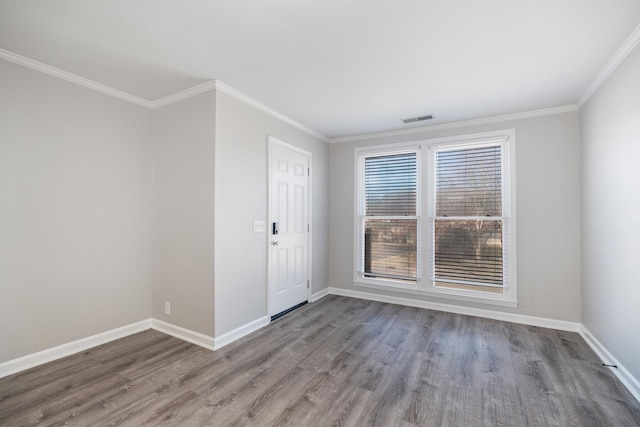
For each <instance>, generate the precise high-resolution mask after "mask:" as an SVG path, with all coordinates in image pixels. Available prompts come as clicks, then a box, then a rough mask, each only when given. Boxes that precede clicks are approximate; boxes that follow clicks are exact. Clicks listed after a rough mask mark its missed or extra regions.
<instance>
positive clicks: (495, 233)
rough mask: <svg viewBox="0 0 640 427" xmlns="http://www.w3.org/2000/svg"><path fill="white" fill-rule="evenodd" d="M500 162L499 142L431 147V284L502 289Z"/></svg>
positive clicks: (502, 255)
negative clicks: (433, 201)
mask: <svg viewBox="0 0 640 427" xmlns="http://www.w3.org/2000/svg"><path fill="white" fill-rule="evenodd" d="M502 165H503V146H502V145H501V144H493V145H485V146H474V145H469V146H457V147H454V148H451V147H442V148H436V149H435V215H434V217H433V221H432V227H433V228H432V232H433V242H434V245H433V264H432V265H433V281H434V283H435V285H436V286H440V287H447V288H454V289H465V290H480V291H485V292H492V293H502V292H503V287H504V285H505V280H504V279H505V277H504V271H505V270H504V250H503V248H504V246H505V239H504V236H505V233H504V228H505V217H504V214H503V196H504V191H503V190H504V189H503V187H504V186H503V184H504V183H503V171H502Z"/></svg>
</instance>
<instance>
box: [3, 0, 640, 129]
mask: <svg viewBox="0 0 640 427" xmlns="http://www.w3.org/2000/svg"><path fill="white" fill-rule="evenodd" d="M639 24H640V1H638V0H536V1H524V0H519V1H514V0H484V1H478V0H441V1H435V0H395V1H391V0H315V1H310V0H307V1H303V0H180V1H178V0H173V1H171V0H109V1H106V0H56V1H53V0H37V1H36V0H0V48H2V49H5V50H8V51H11V52H14V53H17V54H19V55H22V56H26V57H28V58H31V59H33V60H36V61H39V62H42V63H44V64H47V65H50V66H53V67H57V68H59V69H62V70H64V71H67V72H70V73H74V74H77V75H79V76H82V77H84V78H87V79H90V80H93V81H95V82H98V83H101V84H104V85H107V86H110V87H112V88H115V89H118V90H121V91H124V92H127V93H129V94H132V95H135V96H137V97H140V98H144V99H146V100H149V101H154V100H157V99H159V98H162V97H165V96H168V95H171V94H173V93H176V92H179V91H182V90H185V89H188V88H190V87H193V86H196V85H198V84H201V83H204V82H207V81H210V80H212V79H216V80H219V81H221V82H224V83H226V84H227V85H229V86H231V87H233V88H234V89H236V90H238V91H240V92H243V93H244V94H246V95H248V96H250V97H252V98H254V99H256V100H258V101H259V102H261V103H263V104H266V105H268V106H270V107H271V108H273V109H274V110H277V111H279V112H280V113H282V114H284V115H286V116H288V117H290V118H292V119H294V120H296V121H298V122H300V123H302V124H303V125H305V126H307V127H309V128H311V129H314V130H316V131H318V132H320V133H322V134H324V135H326V136H328V137H341V136H348V135H354V134H362V133H371V132H378V131H387V130H394V129H402V128H405V127H408V126H407V125H403V124H402V122H401V121H400V119H402V118H407V117H414V116H419V115H424V114H428V113H434V114H435V115H436V117H437V118H436V120H433V121H431V122H429V123H432V124H441V123H449V122H456V121H462V120H470V119H475V118H481V117H488V116H495V115H502V114H508V113H516V112H524V111H530V110H538V109H544V108H552V107H558V106H565V105H570V104H574V103H576V101H577V100H578V98H580V96H581V95H583V94H584V93H585V91H586V90H587V88H588V87H589V86H590V84H591V83H592V82H593V81H594V79H595V78H596V76H597V75H598V74H599V73H600V72H601V70H602V69H603V67H605V65H606V64H607V62H608V61H609V60H610V59H611V58H612V57H613V56H614V54H616V52H617V51H618V49H619V48H620V47H621V46H622V45H623V43H624V42H625V40H627V39H628V37H629V36H630V35H631V34H632V33H633V31H634V29H635V28H636V27H637V26H638V25H639ZM419 125H424V123H420V124H419ZM410 126H411V125H409V127H410Z"/></svg>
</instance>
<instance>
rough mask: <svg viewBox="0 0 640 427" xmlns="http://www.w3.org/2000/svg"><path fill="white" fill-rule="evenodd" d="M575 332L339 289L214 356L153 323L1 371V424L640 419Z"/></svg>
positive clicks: (606, 422) (591, 422) (626, 422)
mask: <svg viewBox="0 0 640 427" xmlns="http://www.w3.org/2000/svg"><path fill="white" fill-rule="evenodd" d="M609 369H611V368H606V367H603V366H602V364H601V363H600V361H599V360H598V358H597V356H596V355H595V354H594V353H593V352H592V351H591V349H590V348H589V347H588V346H587V344H586V343H585V342H584V341H583V340H582V338H581V337H580V336H579V335H577V334H575V333H569V332H560V331H554V330H550V329H543V328H536V327H529V326H523V325H517V324H512V323H505V322H499V321H493V320H487V319H481V318H475V317H467V316H461V315H456V314H449V313H442V312H436V311H430V310H423V309H417V308H410V307H401V306H397V305H391V304H382V303H376V302H370V301H362V300H357V299H351V298H344V297H337V296H329V297H325V298H323V299H322V300H320V301H318V302H315V303H313V304H309V305H307V306H304V307H302V308H300V309H299V310H296V311H294V312H292V313H290V314H288V315H287V316H285V317H283V318H282V319H280V320H277V321H275V322H274V323H272V324H271V325H269V326H267V327H265V328H263V329H262V330H260V331H258V332H256V333H254V334H252V335H250V336H248V337H245V338H244V339H242V340H239V341H236V342H235V343H233V344H230V345H229V346H227V347H224V348H223V349H221V350H218V351H216V352H210V351H208V350H205V349H202V348H199V347H197V346H195V345H192V344H189V343H186V342H183V341H181V340H178V339H176V338H173V337H169V336H167V335H164V334H162V333H159V332H156V331H152V330H149V331H146V332H142V333H139V334H136V335H132V336H130V337H127V338H124V339H121V340H118V341H114V342H112V343H109V344H105V345H103V346H100V347H96V348H94V349H91V350H89V351H85V352H83V353H79V354H76V355H73V356H70V357H67V358H64V359H60V360H58V361H55V362H52V363H49V364H46V365H43V366H39V367H36V368H33V369H30V370H27V371H24V372H21V373H18V374H15V375H12V376H9V377H6V378H3V379H0V425H2V426H31V425H78V426H105V425H126V426H141V425H151V426H156V425H172V426H232V425H254V426H285V425H291V426H342V425H345V426H346V425H350V426H374V425H376V426H385V427H386V426H405V427H408V426H415V425H419V426H562V427H565V426H640V404H639V403H638V402H637V401H635V400H634V399H633V397H632V396H631V394H630V393H629V392H628V391H627V390H626V389H625V388H624V386H622V385H621V384H620V383H619V382H618V381H617V380H616V378H615V377H614V376H613V375H612V374H611V372H609Z"/></svg>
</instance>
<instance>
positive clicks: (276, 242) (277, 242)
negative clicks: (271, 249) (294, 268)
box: [271, 240, 280, 246]
mask: <svg viewBox="0 0 640 427" xmlns="http://www.w3.org/2000/svg"><path fill="white" fill-rule="evenodd" d="M271 244H272V245H273V246H278V245H280V242H279V241H277V240H274V241H273V242H271Z"/></svg>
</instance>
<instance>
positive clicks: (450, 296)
mask: <svg viewBox="0 0 640 427" xmlns="http://www.w3.org/2000/svg"><path fill="white" fill-rule="evenodd" d="M353 284H354V286H357V287H361V288H368V289H377V290H381V291H387V292H400V293H404V294H410V295H420V296H427V297H434V298H440V299H445V300H452V301H465V302H472V303H476V304H487V305H497V306H500V307H511V308H515V307H518V301H515V300H510V299H506V298H504V297H502V298H500V299H498V298H495V297H493V298H491V297H486V296H484V295H465V294H458V293H453V292H449V291H443V290H440V289H437V290H436V289H433V290H429V289H424V288H419V287H418V285H415V286H411V285H404V284H401V283H394V282H389V283H386V282H383V283H381V282H380V281H375V282H373V281H371V282H369V281H363V280H354V282H353Z"/></svg>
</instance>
